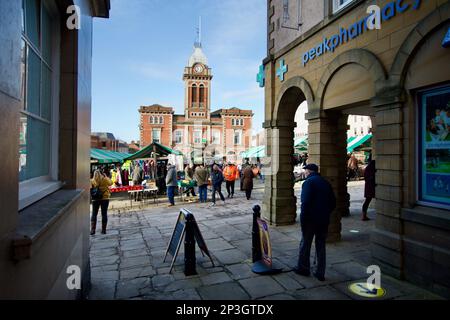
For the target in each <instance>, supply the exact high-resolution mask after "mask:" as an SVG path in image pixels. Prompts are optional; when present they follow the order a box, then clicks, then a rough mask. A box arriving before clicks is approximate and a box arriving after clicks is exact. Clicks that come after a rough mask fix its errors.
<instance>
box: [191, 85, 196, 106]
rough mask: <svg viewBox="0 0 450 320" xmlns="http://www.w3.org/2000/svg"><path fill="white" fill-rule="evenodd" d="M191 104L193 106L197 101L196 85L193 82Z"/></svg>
mask: <svg viewBox="0 0 450 320" xmlns="http://www.w3.org/2000/svg"><path fill="white" fill-rule="evenodd" d="M191 97H192V105H193V106H194V107H195V104H196V103H197V86H196V85H195V84H194V85H193V86H192V95H191Z"/></svg>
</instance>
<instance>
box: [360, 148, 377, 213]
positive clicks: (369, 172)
mask: <svg viewBox="0 0 450 320" xmlns="http://www.w3.org/2000/svg"><path fill="white" fill-rule="evenodd" d="M375 172H376V169H375V160H372V157H370V158H369V164H368V165H367V167H366V169H365V170H364V180H365V186H364V197H365V198H366V201H364V204H363V207H362V213H363V216H362V220H363V221H368V220H370V219H369V218H368V217H367V210H368V209H369V205H370V202H371V201H372V199H373V198H375Z"/></svg>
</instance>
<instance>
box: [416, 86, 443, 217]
mask: <svg viewBox="0 0 450 320" xmlns="http://www.w3.org/2000/svg"><path fill="white" fill-rule="evenodd" d="M418 101H419V157H418V159H419V171H420V173H419V179H418V185H419V188H418V189H419V200H420V201H423V202H427V203H430V204H436V205H438V206H442V205H443V206H446V207H447V208H450V86H445V87H441V88H437V89H434V90H427V91H423V92H421V93H420V94H419V97H418Z"/></svg>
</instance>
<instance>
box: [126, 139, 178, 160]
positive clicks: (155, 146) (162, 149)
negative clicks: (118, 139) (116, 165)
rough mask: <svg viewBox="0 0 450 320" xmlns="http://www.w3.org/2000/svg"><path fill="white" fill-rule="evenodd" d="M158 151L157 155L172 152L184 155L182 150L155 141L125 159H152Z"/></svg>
mask: <svg viewBox="0 0 450 320" xmlns="http://www.w3.org/2000/svg"><path fill="white" fill-rule="evenodd" d="M154 151H155V152H156V157H167V156H168V155H170V154H173V155H176V156H182V155H183V154H182V153H181V152H180V151H177V150H173V149H170V148H169V147H166V146H163V145H162V144H159V143H157V142H153V143H152V144H151V145H149V146H147V147H145V148H144V149H142V150H141V151H138V152H136V153H135V154H133V155H131V156H129V157H128V158H126V159H125V160H139V159H150V158H153V157H154V155H153V152H154Z"/></svg>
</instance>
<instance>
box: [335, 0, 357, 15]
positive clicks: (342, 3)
mask: <svg viewBox="0 0 450 320" xmlns="http://www.w3.org/2000/svg"><path fill="white" fill-rule="evenodd" d="M352 2H353V0H333V13H336V12H338V11H339V10H341V9H343V8H345V7H346V6H348V5H349V4H350V3H352Z"/></svg>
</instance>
